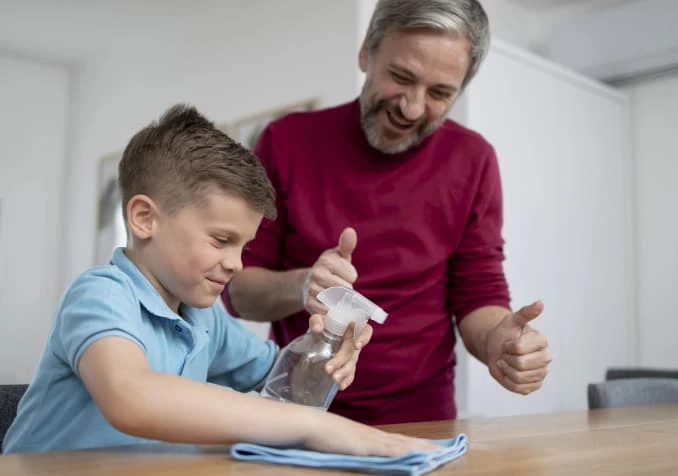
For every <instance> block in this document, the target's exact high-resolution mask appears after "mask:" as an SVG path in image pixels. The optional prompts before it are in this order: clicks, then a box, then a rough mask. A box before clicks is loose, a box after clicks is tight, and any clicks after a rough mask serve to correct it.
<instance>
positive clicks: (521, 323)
mask: <svg viewBox="0 0 678 476" xmlns="http://www.w3.org/2000/svg"><path fill="white" fill-rule="evenodd" d="M543 311H544V303H543V302H541V301H535V302H533V303H532V304H530V305H528V306H525V307H521V308H520V309H519V310H518V311H517V312H514V313H513V314H511V318H510V321H511V323H512V324H513V325H514V326H516V327H520V328H522V327H525V326H526V325H527V324H528V323H529V322H530V321H531V320H533V319H535V318H536V317H537V316H539V315H540V314H541V313H542V312H543Z"/></svg>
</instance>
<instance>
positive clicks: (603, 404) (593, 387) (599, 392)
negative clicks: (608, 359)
mask: <svg viewBox="0 0 678 476" xmlns="http://www.w3.org/2000/svg"><path fill="white" fill-rule="evenodd" d="M587 390H588V405H589V409H590V410H593V409H596V408H617V407H631V406H638V405H661V404H669V403H678V379H659V378H632V379H624V380H609V381H607V382H598V383H590V384H589V385H588V389H587Z"/></svg>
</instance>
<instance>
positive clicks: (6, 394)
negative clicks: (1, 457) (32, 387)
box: [0, 384, 28, 453]
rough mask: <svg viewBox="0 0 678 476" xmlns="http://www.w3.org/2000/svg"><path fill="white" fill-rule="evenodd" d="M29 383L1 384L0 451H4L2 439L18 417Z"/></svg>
mask: <svg viewBox="0 0 678 476" xmlns="http://www.w3.org/2000/svg"><path fill="white" fill-rule="evenodd" d="M27 388H28V385H24V384H17V385H0V453H2V440H4V439H5V433H7V430H9V426H10V425H11V424H12V422H13V421H14V418H16V410H17V406H18V405H19V400H21V397H23V395H24V393H25V392H26V389H27Z"/></svg>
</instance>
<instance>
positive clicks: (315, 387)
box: [261, 332, 341, 410]
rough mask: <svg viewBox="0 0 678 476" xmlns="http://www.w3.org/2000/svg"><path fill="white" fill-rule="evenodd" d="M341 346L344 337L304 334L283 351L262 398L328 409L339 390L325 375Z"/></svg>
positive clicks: (329, 377)
mask: <svg viewBox="0 0 678 476" xmlns="http://www.w3.org/2000/svg"><path fill="white" fill-rule="evenodd" d="M340 345H341V337H338V336H334V335H332V334H330V333H328V332H323V334H322V335H313V334H304V335H303V336H300V337H298V338H297V339H295V340H294V341H292V342H291V343H290V344H289V345H288V346H287V347H286V348H284V349H283V350H281V352H280V355H279V356H278V359H277V360H276V363H275V365H274V366H273V368H272V369H271V374H270V376H269V378H268V379H267V381H266V384H265V385H264V388H263V390H262V391H261V395H262V396H263V397H266V398H270V399H273V400H279V401H283V402H294V403H299V404H301V405H308V406H312V407H318V408H322V409H325V410H326V409H327V408H328V407H329V406H330V403H331V402H332V400H333V399H334V397H335V395H336V393H337V389H338V386H337V384H336V383H335V382H334V380H332V376H331V375H329V374H327V372H326V371H325V364H326V363H327V361H328V360H330V359H331V358H332V357H333V356H334V354H335V353H336V352H337V350H338V349H339V346H340Z"/></svg>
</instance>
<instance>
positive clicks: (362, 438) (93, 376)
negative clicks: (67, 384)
mask: <svg viewBox="0 0 678 476" xmlns="http://www.w3.org/2000/svg"><path fill="white" fill-rule="evenodd" d="M78 373H79V374H80V376H81V378H82V379H83V381H84V383H85V385H86V387H87V389H88V390H89V392H90V393H91V395H92V397H93V398H94V401H95V402H96V403H97V405H98V407H99V409H100V410H101V412H102V414H103V415H104V417H105V418H106V419H107V420H108V422H109V423H110V424H111V425H113V426H114V427H115V428H116V429H118V430H119V431H122V432H124V433H127V434H131V435H135V436H139V437H143V438H149V439H157V440H163V441H170V442H177V443H193V444H228V443H233V442H237V441H249V442H253V443H258V444H264V445H282V446H306V447H308V448H310V449H314V450H318V451H324V452H331V453H346V454H354V455H375V456H400V455H402V454H405V453H407V452H409V451H411V450H412V449H423V450H430V449H434V448H435V447H434V446H432V445H431V443H428V442H425V441H421V440H418V439H415V438H409V437H405V436H402V435H396V434H389V433H386V432H383V431H380V430H377V429H375V428H371V427H369V426H366V425H362V424H359V423H356V422H353V421H351V420H348V419H346V418H343V417H339V416H337V415H333V414H331V413H327V412H323V411H319V410H317V409H313V408H310V407H304V406H301V405H294V404H290V403H280V402H276V401H272V400H267V399H264V398H260V397H256V396H251V395H245V394H241V393H238V392H235V391H232V390H228V389H225V388H220V387H217V386H214V385H208V384H204V383H200V382H196V381H193V380H189V379H186V378H183V377H179V376H176V375H169V374H163V373H158V372H154V371H153V370H151V369H150V368H149V366H148V364H147V361H146V357H145V355H144V353H143V351H142V350H141V349H140V348H139V347H138V346H137V345H136V344H135V343H134V342H132V341H131V340H129V339H127V338H124V337H105V338H102V339H100V340H98V341H96V342H94V343H93V344H91V345H90V346H89V347H88V348H87V349H86V350H85V351H84V352H83V354H82V357H81V358H80V360H79V363H78Z"/></svg>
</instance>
